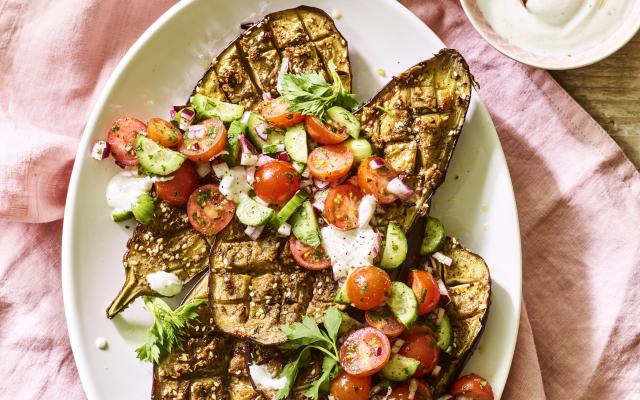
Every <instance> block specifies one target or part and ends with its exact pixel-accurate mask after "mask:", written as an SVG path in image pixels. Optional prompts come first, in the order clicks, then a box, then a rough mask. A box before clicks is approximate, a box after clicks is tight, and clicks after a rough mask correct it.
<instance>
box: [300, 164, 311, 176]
mask: <svg viewBox="0 0 640 400" xmlns="http://www.w3.org/2000/svg"><path fill="white" fill-rule="evenodd" d="M300 175H302V177H303V178H310V177H311V171H309V167H307V166H305V167H304V170H303V171H302V173H300Z"/></svg>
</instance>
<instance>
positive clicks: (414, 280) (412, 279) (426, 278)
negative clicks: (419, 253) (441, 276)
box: [409, 270, 440, 315]
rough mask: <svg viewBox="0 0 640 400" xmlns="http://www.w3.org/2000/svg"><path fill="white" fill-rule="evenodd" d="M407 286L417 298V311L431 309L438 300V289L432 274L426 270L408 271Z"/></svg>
mask: <svg viewBox="0 0 640 400" xmlns="http://www.w3.org/2000/svg"><path fill="white" fill-rule="evenodd" d="M409 286H411V289H413V293H414V294H415V295H416V299H418V306H419V309H418V313H419V314H420V315H424V314H427V313H430V312H431V311H433V310H434V309H435V308H436V306H437V305H438V302H439V301H440V290H439V289H438V283H437V282H436V280H435V278H434V277H433V275H431V274H430V273H429V272H427V271H420V270H414V271H411V272H410V273H409Z"/></svg>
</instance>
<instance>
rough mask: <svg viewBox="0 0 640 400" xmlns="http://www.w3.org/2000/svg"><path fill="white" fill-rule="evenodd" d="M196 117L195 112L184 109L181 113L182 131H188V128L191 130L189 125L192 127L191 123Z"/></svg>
mask: <svg viewBox="0 0 640 400" xmlns="http://www.w3.org/2000/svg"><path fill="white" fill-rule="evenodd" d="M195 116H196V113H195V111H193V110H191V109H189V108H183V109H182V110H181V111H180V129H182V130H183V131H186V130H187V128H189V125H191V122H192V121H193V117H195Z"/></svg>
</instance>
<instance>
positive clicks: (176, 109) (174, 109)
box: [171, 104, 189, 112]
mask: <svg viewBox="0 0 640 400" xmlns="http://www.w3.org/2000/svg"><path fill="white" fill-rule="evenodd" d="M187 107H189V106H188V105H186V104H182V105H174V106H173V107H172V108H171V109H172V110H173V111H175V112H178V111H180V110H182V109H183V108H187Z"/></svg>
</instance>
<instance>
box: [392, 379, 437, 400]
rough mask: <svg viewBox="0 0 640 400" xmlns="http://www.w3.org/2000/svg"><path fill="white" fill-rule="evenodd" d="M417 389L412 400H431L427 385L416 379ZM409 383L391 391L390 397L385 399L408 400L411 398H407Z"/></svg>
mask: <svg viewBox="0 0 640 400" xmlns="http://www.w3.org/2000/svg"><path fill="white" fill-rule="evenodd" d="M416 383H417V385H418V386H417V388H416V393H415V396H414V398H413V399H414V400H431V398H432V397H431V389H429V385H427V384H426V383H424V382H422V381H419V380H417V379H416ZM410 385H411V382H409V383H405V384H404V385H401V386H398V387H397V388H395V389H393V391H392V392H391V395H389V397H387V400H409V399H410V398H411V397H410V396H409V393H410V392H411V391H410Z"/></svg>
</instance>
